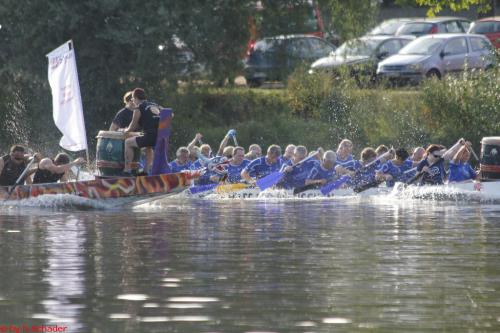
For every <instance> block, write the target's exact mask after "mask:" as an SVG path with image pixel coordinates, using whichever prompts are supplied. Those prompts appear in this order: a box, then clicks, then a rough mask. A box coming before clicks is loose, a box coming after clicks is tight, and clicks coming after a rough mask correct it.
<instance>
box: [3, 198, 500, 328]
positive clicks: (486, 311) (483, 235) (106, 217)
mask: <svg viewBox="0 0 500 333" xmlns="http://www.w3.org/2000/svg"><path fill="white" fill-rule="evenodd" d="M42 206H44V207H42ZM45 206H49V207H48V208H46V207H45ZM76 206H77V207H76V208H75V207H74V205H69V206H68V205H66V204H64V205H58V204H57V203H55V204H54V203H52V204H46V205H44V204H43V199H42V200H41V201H37V202H35V203H33V204H31V205H23V206H8V205H3V206H0V264H1V266H0V330H1V327H2V326H6V325H8V326H10V325H15V326H17V327H20V328H21V327H23V325H26V327H29V328H30V330H31V327H32V326H41V325H46V326H51V327H53V326H55V325H58V326H59V327H66V328H67V329H66V331H65V332H186V333H196V332H204V333H206V332H228V333H233V332H235V333H237V332H242V333H243V332H438V331H439V332H499V331H500V205H498V204H495V203H491V204H488V203H477V202H469V201H467V200H460V201H433V200H408V199H405V200H403V199H396V198H391V197H368V198H354V197H351V198H343V199H342V198H340V199H339V198H332V199H328V200H253V201H243V200H224V201H210V200H189V199H167V200H163V201H161V202H158V203H156V204H154V205H153V204H151V205H143V206H139V207H135V208H130V207H125V208H123V207H121V208H116V207H115V208H111V209H109V208H108V209H102V208H103V207H100V206H99V207H94V208H92V207H86V208H85V209H82V207H80V206H81V205H80V204H78V205H76ZM104 208H106V207H104Z"/></svg>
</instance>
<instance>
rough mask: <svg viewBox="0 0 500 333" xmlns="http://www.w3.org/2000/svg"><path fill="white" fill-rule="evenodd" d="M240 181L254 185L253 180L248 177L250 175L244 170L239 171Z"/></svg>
mask: <svg viewBox="0 0 500 333" xmlns="http://www.w3.org/2000/svg"><path fill="white" fill-rule="evenodd" d="M241 179H243V180H245V181H246V182H247V183H249V184H255V179H253V178H252V177H250V174H249V173H248V171H247V170H246V169H243V171H241Z"/></svg>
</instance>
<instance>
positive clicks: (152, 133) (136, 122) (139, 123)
mask: <svg viewBox="0 0 500 333" xmlns="http://www.w3.org/2000/svg"><path fill="white" fill-rule="evenodd" d="M132 101H133V103H134V105H135V106H136V107H137V109H135V110H134V113H133V116H132V122H131V123H130V125H129V126H128V127H127V128H126V129H125V132H126V133H128V132H133V131H135V130H137V129H141V130H142V131H143V133H144V134H142V135H138V136H133V137H130V138H128V139H126V140H125V168H124V169H123V173H124V175H125V176H130V175H131V171H132V165H131V164H132V159H133V158H134V148H136V147H138V148H143V147H154V146H155V144H156V137H157V134H158V123H159V121H160V106H159V105H157V104H155V103H152V102H149V101H147V100H146V93H145V92H144V89H142V88H136V89H134V91H133V93H132ZM152 163H153V161H152V160H151V161H147V169H148V170H149V169H150V167H151V165H152Z"/></svg>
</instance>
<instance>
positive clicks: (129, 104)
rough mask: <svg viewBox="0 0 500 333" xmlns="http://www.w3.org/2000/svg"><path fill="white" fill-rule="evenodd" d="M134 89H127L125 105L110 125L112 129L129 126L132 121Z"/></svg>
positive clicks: (116, 129)
mask: <svg viewBox="0 0 500 333" xmlns="http://www.w3.org/2000/svg"><path fill="white" fill-rule="evenodd" d="M132 94H133V91H127V92H126V93H125V95H124V96H123V103H124V104H125V107H124V108H123V109H121V110H120V111H118V112H117V113H116V115H115V118H114V119H113V122H112V123H111V126H110V127H109V130H110V131H118V130H119V129H121V128H127V127H128V125H130V122H131V121H132V116H133V114H134V109H135V105H134V102H133V101H132Z"/></svg>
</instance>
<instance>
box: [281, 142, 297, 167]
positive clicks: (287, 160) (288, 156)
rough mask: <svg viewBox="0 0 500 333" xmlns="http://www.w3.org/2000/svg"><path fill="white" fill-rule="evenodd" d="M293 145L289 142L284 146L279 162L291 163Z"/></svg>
mask: <svg viewBox="0 0 500 333" xmlns="http://www.w3.org/2000/svg"><path fill="white" fill-rule="evenodd" d="M295 147H296V146H295V145H294V144H289V145H288V146H286V148H285V152H284V153H283V156H281V164H287V165H292V163H293V162H292V160H293V154H294V153H295Z"/></svg>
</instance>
